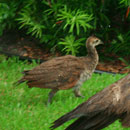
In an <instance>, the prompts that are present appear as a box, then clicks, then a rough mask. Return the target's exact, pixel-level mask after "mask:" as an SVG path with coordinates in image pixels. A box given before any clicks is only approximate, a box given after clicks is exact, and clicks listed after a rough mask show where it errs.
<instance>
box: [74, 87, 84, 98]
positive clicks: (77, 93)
mask: <svg viewBox="0 0 130 130" xmlns="http://www.w3.org/2000/svg"><path fill="white" fill-rule="evenodd" d="M74 94H75V96H76V97H82V98H84V96H83V95H82V94H81V92H80V87H77V86H76V87H75V88H74Z"/></svg>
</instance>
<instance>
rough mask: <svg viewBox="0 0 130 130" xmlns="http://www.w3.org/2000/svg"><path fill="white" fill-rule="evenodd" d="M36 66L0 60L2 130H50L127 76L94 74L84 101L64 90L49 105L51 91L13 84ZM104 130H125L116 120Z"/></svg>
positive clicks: (17, 61) (84, 91) (0, 123)
mask: <svg viewBox="0 0 130 130" xmlns="http://www.w3.org/2000/svg"><path fill="white" fill-rule="evenodd" d="M36 65H37V64H36V63H35V62H33V63H32V64H29V63H27V62H22V61H19V60H17V59H16V58H10V59H8V60H5V59H2V60H0V130H49V127H50V125H51V123H52V122H53V121H54V120H56V119H57V118H59V117H60V116H62V115H63V114H65V113H66V112H69V111H70V110H72V109H73V108H75V107H76V106H77V105H79V104H80V103H82V102H84V101H85V100H86V99H88V98H89V97H91V96H92V95H94V94H95V93H97V92H98V91H100V90H101V89H103V88H104V87H106V86H108V85H110V84H111V83H113V82H115V81H116V80H118V79H120V78H121V77H122V76H123V75H116V76H112V75H108V74H103V75H98V74H93V76H92V79H91V80H89V81H87V82H85V83H84V85H83V86H82V88H81V91H82V93H83V95H84V96H85V98H84V99H82V98H75V96H74V94H73V93H72V90H68V91H60V92H58V93H57V94H56V96H55V97H54V99H53V103H52V104H51V105H49V106H47V105H46V101H47V99H48V92H49V90H47V89H39V88H32V89H29V88H28V87H27V85H26V84H25V83H23V84H21V85H19V86H14V85H13V83H14V82H15V81H17V80H18V79H19V78H20V77H21V76H22V74H21V72H22V71H23V70H26V69H31V68H33V67H34V66H36ZM71 122H72V121H70V122H67V123H65V124H64V125H63V126H61V127H59V128H57V130H63V129H64V128H65V127H66V126H67V125H68V124H70V123H71ZM104 130H124V128H122V127H121V124H120V123H119V122H118V121H116V122H115V123H113V124H112V125H110V126H109V127H108V128H105V129H104ZM125 130H126V129H125Z"/></svg>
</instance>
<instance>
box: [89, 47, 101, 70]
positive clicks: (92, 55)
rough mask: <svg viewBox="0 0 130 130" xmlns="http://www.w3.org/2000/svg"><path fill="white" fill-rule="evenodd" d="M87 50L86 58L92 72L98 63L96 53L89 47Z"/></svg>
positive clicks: (93, 48)
mask: <svg viewBox="0 0 130 130" xmlns="http://www.w3.org/2000/svg"><path fill="white" fill-rule="evenodd" d="M87 48H88V58H89V59H90V62H91V63H90V69H91V70H92V71H93V70H94V69H95V68H96V66H97V64H98V61H99V57H98V53H97V50H96V48H95V47H92V46H89V47H87Z"/></svg>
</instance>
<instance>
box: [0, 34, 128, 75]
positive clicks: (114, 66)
mask: <svg viewBox="0 0 130 130" xmlns="http://www.w3.org/2000/svg"><path fill="white" fill-rule="evenodd" d="M0 53H2V54H6V55H8V56H19V57H21V58H23V59H40V60H42V61H46V60H49V59H52V58H54V57H58V56H61V53H59V52H58V51H56V52H55V53H51V52H50V50H49V49H47V48H46V47H45V46H44V45H43V44H40V42H39V41H38V40H36V39H34V38H31V37H29V36H21V35H19V34H17V33H10V32H8V33H6V34H4V35H3V36H1V37H0ZM111 56H114V57H115V58H116V60H112V61H106V60H105V61H103V62H99V64H98V65H97V67H96V69H97V70H101V71H106V72H113V73H129V72H130V69H128V68H126V67H127V65H126V64H125V63H124V62H123V61H121V60H119V58H117V57H118V56H115V55H112V54H111Z"/></svg>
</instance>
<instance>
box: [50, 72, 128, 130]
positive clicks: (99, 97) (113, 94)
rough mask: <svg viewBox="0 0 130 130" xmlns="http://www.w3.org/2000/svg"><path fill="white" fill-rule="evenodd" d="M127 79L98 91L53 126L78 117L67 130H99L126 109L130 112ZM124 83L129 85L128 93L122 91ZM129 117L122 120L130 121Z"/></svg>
mask: <svg viewBox="0 0 130 130" xmlns="http://www.w3.org/2000/svg"><path fill="white" fill-rule="evenodd" d="M129 77H130V75H129ZM125 79H126V77H125V78H122V79H120V80H119V81H117V82H115V83H114V84H112V85H110V86H108V87H107V88H105V89H104V90H102V91H100V92H98V93H97V94H96V95H94V96H92V97H91V98H89V99H88V100H87V101H86V102H84V103H82V104H81V105H79V106H78V107H77V108H75V109H74V110H72V111H71V112H69V113H67V114H65V115H64V116H62V117H61V118H59V119H58V120H56V121H55V122H54V124H53V126H52V127H51V128H56V127H58V126H60V125H62V124H63V123H65V122H66V121H68V120H71V119H73V118H78V119H77V120H76V121H75V122H73V123H72V124H71V125H70V126H69V127H67V129H66V130H70V129H71V130H79V128H80V130H90V129H93V130H97V129H98V130H99V129H102V128H104V127H106V126H108V125H109V124H111V123H113V122H114V121H115V120H116V119H118V118H119V117H120V116H121V115H124V113H126V111H127V112H129V113H130V107H129V106H130V100H128V99H126V97H128V96H129V97H130V86H129V87H128V86H127V85H126V84H127V83H128V82H130V79H128V81H127V82H124V81H125ZM123 82H124V83H123ZM128 84H129V83H128ZM123 85H126V86H127V87H126V88H127V89H126V92H127V91H129V92H128V93H127V94H126V93H125V92H122V91H121V88H123ZM129 85H130V84H129ZM125 102H126V103H125ZM124 103H125V104H124ZM127 103H129V105H128V104H127ZM128 118H130V117H127V119H126V118H122V120H121V121H122V122H123V121H124V122H126V121H125V120H127V122H129V121H128ZM124 124H125V123H124ZM127 126H128V124H127Z"/></svg>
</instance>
